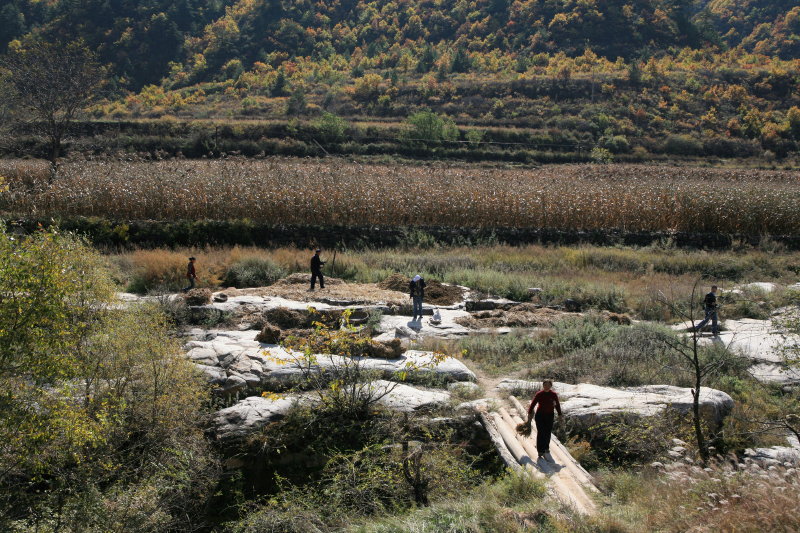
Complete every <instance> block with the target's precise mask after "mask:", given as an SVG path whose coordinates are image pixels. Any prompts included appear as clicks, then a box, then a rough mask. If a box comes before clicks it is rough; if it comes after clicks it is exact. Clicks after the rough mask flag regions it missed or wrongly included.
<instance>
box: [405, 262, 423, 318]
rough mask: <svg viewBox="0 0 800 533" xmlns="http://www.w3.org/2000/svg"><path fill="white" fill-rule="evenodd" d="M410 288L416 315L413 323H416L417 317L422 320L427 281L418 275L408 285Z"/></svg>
mask: <svg viewBox="0 0 800 533" xmlns="http://www.w3.org/2000/svg"><path fill="white" fill-rule="evenodd" d="M408 288H409V293H410V295H411V302H412V307H413V313H414V318H412V319H411V321H412V322H415V321H416V320H417V317H419V319H420V320H422V300H424V299H425V280H424V279H422V276H420V275H419V274H417V275H416V276H414V278H413V279H412V280H411V283H409V284H408Z"/></svg>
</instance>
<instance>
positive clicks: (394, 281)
mask: <svg viewBox="0 0 800 533" xmlns="http://www.w3.org/2000/svg"><path fill="white" fill-rule="evenodd" d="M410 282H411V278H408V277H406V276H404V275H402V274H398V273H397V272H395V273H394V274H392V275H391V276H389V277H388V278H386V279H385V280H383V281H381V282H380V283H378V288H380V289H384V290H387V291H397V292H405V293H407V292H408V284H409V283H410Z"/></svg>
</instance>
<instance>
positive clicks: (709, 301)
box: [694, 285, 719, 337]
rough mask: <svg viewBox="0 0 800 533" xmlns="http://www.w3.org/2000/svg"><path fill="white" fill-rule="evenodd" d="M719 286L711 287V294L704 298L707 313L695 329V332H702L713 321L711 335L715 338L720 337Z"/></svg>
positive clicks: (704, 307)
mask: <svg viewBox="0 0 800 533" xmlns="http://www.w3.org/2000/svg"><path fill="white" fill-rule="evenodd" d="M718 308H719V306H718V305H717V286H716V285H712V286H711V292H709V293H708V294H706V296H705V298H703V309H704V310H705V312H706V316H705V318H704V319H703V320H702V321H701V322H700V323H699V324H697V325H696V326H695V327H694V331H702V329H703V328H704V327H705V326H706V324H708V321H709V320H710V321H711V333H712V335H714V337H719V317H718V316H717V309H718Z"/></svg>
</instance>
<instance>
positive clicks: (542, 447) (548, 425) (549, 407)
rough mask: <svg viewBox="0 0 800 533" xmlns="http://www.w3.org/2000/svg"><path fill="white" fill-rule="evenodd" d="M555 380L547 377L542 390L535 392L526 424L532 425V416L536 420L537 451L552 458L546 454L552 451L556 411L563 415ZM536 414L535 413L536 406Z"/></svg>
mask: <svg viewBox="0 0 800 533" xmlns="http://www.w3.org/2000/svg"><path fill="white" fill-rule="evenodd" d="M552 388H553V382H552V381H551V380H549V379H546V380H544V381H543V382H542V390H540V391H539V392H537V393H536V394H534V396H533V400H532V401H531V406H530V407H528V420H527V421H526V422H525V424H528V425H530V423H531V418H533V420H534V421H535V422H536V451H537V452H538V453H539V457H544V458H545V459H551V457H547V456H545V454H549V453H550V434H551V433H552V432H553V422H554V421H555V412H554V411H557V412H558V416H561V403H559V401H558V394H556V393H555V391H554V390H552ZM537 405H538V406H539V408H538V409H536V414H535V415H534V414H533V411H534V407H536V406H537Z"/></svg>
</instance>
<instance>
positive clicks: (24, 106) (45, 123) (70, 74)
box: [3, 42, 103, 177]
mask: <svg viewBox="0 0 800 533" xmlns="http://www.w3.org/2000/svg"><path fill="white" fill-rule="evenodd" d="M3 66H4V67H5V68H6V69H7V70H8V71H9V80H10V82H11V86H12V87H13V89H14V92H15V93H16V94H15V96H16V104H17V106H18V108H19V111H21V112H23V113H25V114H26V116H27V115H30V117H31V118H32V119H34V120H35V121H36V126H37V129H39V130H40V131H41V132H42V134H43V135H44V136H45V138H46V139H47V144H48V147H49V159H50V163H51V164H52V166H53V176H52V177H55V168H56V160H57V159H58V156H59V155H60V153H61V141H62V140H63V138H64V136H65V135H66V134H67V132H68V130H69V127H70V125H71V124H72V121H73V120H74V119H75V117H76V116H77V115H78V113H79V112H80V111H81V110H82V109H84V108H85V107H86V106H87V105H88V104H89V103H91V102H92V100H94V99H95V98H96V95H97V90H98V89H99V88H100V86H101V84H102V82H103V69H102V68H101V67H100V65H99V63H98V62H97V59H96V56H95V54H94V53H93V52H91V51H90V50H89V49H88V48H86V46H85V45H84V44H83V43H81V42H72V43H68V44H64V43H60V42H33V43H31V44H25V45H20V46H18V47H16V48H13V49H12V50H11V51H10V53H9V54H8V56H6V57H5V59H4V60H3Z"/></svg>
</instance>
